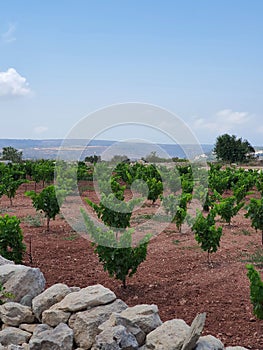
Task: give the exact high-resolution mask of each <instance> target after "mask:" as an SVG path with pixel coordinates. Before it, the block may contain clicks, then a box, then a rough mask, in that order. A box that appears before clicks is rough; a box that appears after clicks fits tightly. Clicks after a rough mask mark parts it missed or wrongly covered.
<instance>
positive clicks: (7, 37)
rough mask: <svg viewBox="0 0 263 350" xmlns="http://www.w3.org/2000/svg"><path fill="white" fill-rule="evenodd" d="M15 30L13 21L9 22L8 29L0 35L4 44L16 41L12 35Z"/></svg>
mask: <svg viewBox="0 0 263 350" xmlns="http://www.w3.org/2000/svg"><path fill="white" fill-rule="evenodd" d="M15 31H16V26H15V24H13V23H9V25H8V30H7V31H6V32H5V33H3V34H2V35H1V37H2V41H3V42H4V43H6V44H10V43H12V42H14V41H16V37H15V36H14V34H15Z"/></svg>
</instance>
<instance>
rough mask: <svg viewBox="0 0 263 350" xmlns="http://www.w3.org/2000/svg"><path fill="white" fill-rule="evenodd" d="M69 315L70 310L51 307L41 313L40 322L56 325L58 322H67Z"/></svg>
mask: <svg viewBox="0 0 263 350" xmlns="http://www.w3.org/2000/svg"><path fill="white" fill-rule="evenodd" d="M70 315H71V313H70V312H65V311H62V310H57V309H52V307H51V308H50V309H48V310H45V311H44V312H43V313H42V322H43V323H46V324H48V325H49V326H51V327H56V326H57V325H59V324H60V323H67V322H68V319H69V317H70Z"/></svg>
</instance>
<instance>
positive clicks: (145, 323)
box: [121, 304, 162, 334]
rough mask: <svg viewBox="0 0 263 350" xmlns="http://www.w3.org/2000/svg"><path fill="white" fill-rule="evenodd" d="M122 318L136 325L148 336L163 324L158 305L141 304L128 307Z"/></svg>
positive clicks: (122, 313)
mask: <svg viewBox="0 0 263 350" xmlns="http://www.w3.org/2000/svg"><path fill="white" fill-rule="evenodd" d="M121 316H122V317H124V318H127V319H128V320H130V321H131V322H132V323H136V325H137V326H139V327H140V328H141V329H142V330H143V331H144V333H146V334H148V333H150V332H151V331H153V330H154V329H155V328H157V327H158V326H160V325H161V324H162V321H161V319H160V316H159V313H158V307H157V306H156V305H147V304H141V305H136V306H133V307H128V308H127V309H126V310H124V311H122V312H121Z"/></svg>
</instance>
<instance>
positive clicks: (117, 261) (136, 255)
mask: <svg viewBox="0 0 263 350" xmlns="http://www.w3.org/2000/svg"><path fill="white" fill-rule="evenodd" d="M82 214H83V217H84V220H85V224H86V228H87V231H88V233H89V235H90V236H91V237H92V239H93V246H94V247H95V249H94V252H95V253H97V254H98V257H99V261H100V262H101V263H102V264H103V269H104V271H108V273H109V276H110V277H115V278H116V279H118V280H120V281H122V285H123V287H124V288H126V279H127V277H131V276H133V275H134V274H135V273H136V271H137V269H138V266H139V265H140V264H141V263H142V262H143V261H144V260H145V259H146V255H147V246H148V243H149V240H150V235H146V236H145V237H144V238H143V239H142V240H141V241H140V242H139V243H138V245H137V246H135V247H133V246H132V232H133V230H131V229H129V230H123V231H122V235H121V236H120V239H119V240H117V239H116V231H113V230H108V231H104V230H103V229H101V228H100V227H97V226H95V225H94V223H93V222H92V220H91V219H90V218H89V216H88V215H87V213H86V212H85V211H84V210H82Z"/></svg>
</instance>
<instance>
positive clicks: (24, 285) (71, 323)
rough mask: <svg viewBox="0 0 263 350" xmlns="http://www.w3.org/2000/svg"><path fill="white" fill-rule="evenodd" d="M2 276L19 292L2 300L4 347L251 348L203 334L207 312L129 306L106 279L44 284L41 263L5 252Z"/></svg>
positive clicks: (52, 349)
mask: <svg viewBox="0 0 263 350" xmlns="http://www.w3.org/2000/svg"><path fill="white" fill-rule="evenodd" d="M0 282H1V283H2V285H3V286H4V287H5V288H6V290H7V291H10V292H12V293H13V294H14V298H13V299H11V300H10V301H7V302H5V303H4V304H2V305H0V320H1V323H2V326H1V330H0V350H29V349H30V350H73V349H78V350H88V349H92V350H120V349H124V350H132V349H138V350H154V349H156V350H245V348H244V347H238V346H236V347H226V348H225V347H224V345H223V344H222V342H221V341H220V340H219V339H217V338H215V337H213V336H211V335H208V336H201V333H202V330H203V327H204V324H205V313H203V314H199V315H197V316H196V318H195V319H194V320H193V322H192V324H191V325H190V326H189V325H187V324H186V323H185V321H183V320H181V319H173V320H169V321H166V322H162V321H161V319H160V317H159V313H158V307H157V306H156V305H147V304H143V305H137V306H134V307H128V306H127V305H126V304H125V303H124V302H123V301H122V300H120V299H117V298H116V295H115V294H114V293H113V292H112V291H111V290H110V289H108V288H105V287H104V286H102V285H100V284H98V285H94V286H88V287H86V288H82V289H80V288H78V287H68V286H67V285H65V284H62V283H58V284H55V285H53V286H51V287H50V288H48V289H46V290H44V289H45V278H44V276H43V274H42V273H41V271H40V270H39V269H35V268H30V267H26V266H23V265H14V264H12V262H9V261H6V260H3V259H1V258H0Z"/></svg>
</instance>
